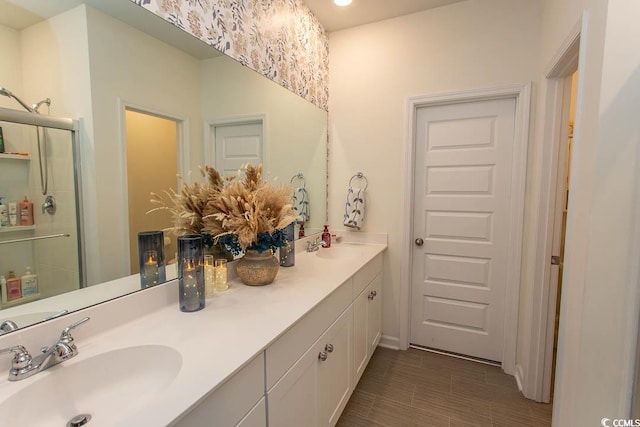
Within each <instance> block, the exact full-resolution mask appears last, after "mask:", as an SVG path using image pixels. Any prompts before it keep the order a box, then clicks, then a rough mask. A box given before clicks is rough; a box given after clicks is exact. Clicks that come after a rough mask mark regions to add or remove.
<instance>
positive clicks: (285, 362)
mask: <svg viewBox="0 0 640 427" xmlns="http://www.w3.org/2000/svg"><path fill="white" fill-rule="evenodd" d="M352 292H353V291H352V280H351V279H349V280H347V281H346V282H344V283H343V284H342V285H340V287H338V289H336V290H335V291H334V292H333V293H332V294H331V295H329V296H328V297H327V298H325V299H324V301H322V302H321V303H320V304H318V305H317V306H316V307H315V308H314V309H313V310H311V311H310V312H309V313H307V315H306V316H304V317H303V318H302V319H300V321H298V322H297V323H296V324H294V325H293V326H292V327H291V328H290V329H289V330H288V331H287V332H285V334H284V335H282V336H281V337H280V338H278V339H277V340H276V341H275V342H274V343H273V344H271V345H270V346H269V347H268V348H267V350H266V352H265V355H266V360H267V362H266V367H267V390H270V389H271V387H273V385H274V384H275V383H276V382H277V381H278V379H279V378H280V377H282V375H284V373H285V372H287V370H288V369H289V368H290V367H291V366H293V364H294V363H295V361H296V360H298V359H299V358H300V357H301V356H302V355H303V354H304V352H305V351H307V349H308V348H309V347H310V346H311V345H312V344H313V343H314V342H315V341H316V340H317V339H318V338H319V337H320V335H322V333H323V332H324V331H325V330H326V329H327V328H328V327H329V326H331V324H332V323H333V321H334V320H335V319H337V318H338V316H340V313H342V312H343V311H344V310H345V309H346V308H347V307H348V306H349V305H350V304H351V295H352Z"/></svg>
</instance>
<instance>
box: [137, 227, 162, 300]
mask: <svg viewBox="0 0 640 427" xmlns="http://www.w3.org/2000/svg"><path fill="white" fill-rule="evenodd" d="M138 261H139V266H140V287H141V288H142V289H145V288H149V287H151V286H155V285H157V284H158V283H163V282H165V281H166V280H167V278H166V272H165V258H164V233H163V232H162V231H143V232H141V233H138Z"/></svg>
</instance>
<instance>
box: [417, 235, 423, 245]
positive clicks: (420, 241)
mask: <svg viewBox="0 0 640 427" xmlns="http://www.w3.org/2000/svg"><path fill="white" fill-rule="evenodd" d="M422 245H424V240H422V239H421V238H420V237H418V238H417V239H416V246H422Z"/></svg>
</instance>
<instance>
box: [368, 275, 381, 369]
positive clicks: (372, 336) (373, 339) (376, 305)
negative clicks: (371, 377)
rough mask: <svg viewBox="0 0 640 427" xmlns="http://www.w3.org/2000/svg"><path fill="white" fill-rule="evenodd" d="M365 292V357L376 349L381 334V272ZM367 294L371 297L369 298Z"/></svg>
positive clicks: (369, 355) (369, 356)
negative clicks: (367, 347)
mask: <svg viewBox="0 0 640 427" xmlns="http://www.w3.org/2000/svg"><path fill="white" fill-rule="evenodd" d="M366 292H367V302H368V304H367V343H368V345H369V350H368V351H367V357H368V358H371V355H372V354H373V352H374V351H375V350H376V347H377V346H378V343H379V342H380V337H381V336H382V274H378V276H376V278H375V279H374V280H373V282H371V284H370V285H369V288H368V290H367V291H366ZM369 295H371V298H370V299H369Z"/></svg>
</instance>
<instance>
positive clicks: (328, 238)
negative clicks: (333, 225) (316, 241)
mask: <svg viewBox="0 0 640 427" xmlns="http://www.w3.org/2000/svg"><path fill="white" fill-rule="evenodd" d="M322 241H323V242H324V247H325V248H330V247H331V233H329V226H328V225H325V226H324V231H323V232H322Z"/></svg>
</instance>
